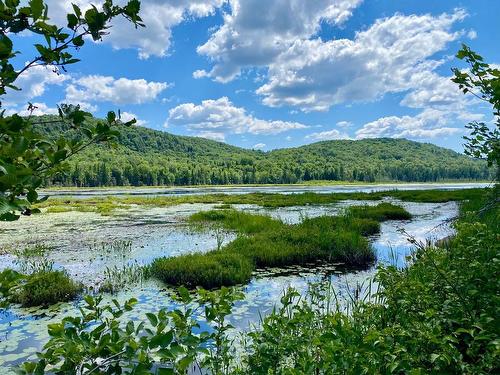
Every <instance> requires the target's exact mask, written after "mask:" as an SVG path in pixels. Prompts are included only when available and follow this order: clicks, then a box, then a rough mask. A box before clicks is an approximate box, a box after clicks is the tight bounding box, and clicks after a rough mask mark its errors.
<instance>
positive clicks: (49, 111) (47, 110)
mask: <svg viewBox="0 0 500 375" xmlns="http://www.w3.org/2000/svg"><path fill="white" fill-rule="evenodd" d="M31 104H32V105H33V108H32V109H33V111H28V106H27V105H26V106H22V105H20V106H18V107H8V108H7V109H6V111H5V113H6V114H7V115H8V116H10V115H13V114H14V113H16V114H18V115H19V116H29V115H33V116H42V115H55V114H57V113H58V111H57V108H53V107H49V106H48V105H47V104H45V103H36V102H35V103H31Z"/></svg>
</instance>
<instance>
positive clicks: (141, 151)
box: [37, 118, 490, 186]
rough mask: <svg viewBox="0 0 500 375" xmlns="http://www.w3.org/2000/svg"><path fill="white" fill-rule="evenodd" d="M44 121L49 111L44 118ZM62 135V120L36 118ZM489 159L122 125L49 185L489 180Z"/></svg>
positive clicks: (414, 146) (385, 141)
mask: <svg viewBox="0 0 500 375" xmlns="http://www.w3.org/2000/svg"><path fill="white" fill-rule="evenodd" d="M44 120H46V118H44ZM37 128H38V129H40V130H41V131H43V132H45V133H47V134H49V135H51V136H54V137H56V136H58V135H60V134H61V133H62V132H69V130H68V128H67V127H66V126H65V125H63V124H60V123H59V124H55V125H50V126H49V125H38V126H37ZM489 176H490V172H489V171H488V169H487V167H486V163H484V162H483V161H480V160H473V159H471V158H468V157H466V156H464V155H461V154H458V153H456V152H454V151H452V150H448V149H445V148H442V147H438V146H435V145H432V144H428V143H419V142H413V141H408V140H405V139H389V138H381V139H365V140H356V141H351V140H336V141H324V142H318V143H314V144H310V145H306V146H301V147H297V148H289V149H280V150H275V151H270V152H262V151H255V150H247V149H243V148H239V147H235V146H231V145H227V144H225V143H220V142H216V141H211V140H208V139H204V138H197V137H185V136H177V135H173V134H169V133H166V132H162V131H157V130H152V129H147V128H143V127H130V128H123V129H122V130H121V135H120V137H119V140H118V144H117V147H115V148H110V147H109V146H107V145H99V146H94V147H91V148H89V149H87V150H86V151H85V152H83V153H82V154H80V155H78V156H76V157H75V158H73V159H72V160H71V161H70V172H69V173H68V174H67V175H66V176H63V177H61V178H59V179H58V180H54V181H50V182H48V183H49V184H59V185H66V186H106V185H137V186H139V185H197V184H249V183H252V184H253V183H295V182H300V181H309V180H332V181H366V182H374V181H440V180H460V179H486V178H488V177H489Z"/></svg>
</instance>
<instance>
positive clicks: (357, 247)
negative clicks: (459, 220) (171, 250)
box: [151, 203, 409, 288]
mask: <svg viewBox="0 0 500 375" xmlns="http://www.w3.org/2000/svg"><path fill="white" fill-rule="evenodd" d="M402 216H404V217H405V218H407V217H409V213H408V212H407V211H405V210H404V209H403V208H401V207H398V206H395V205H392V204H388V203H382V204H380V205H378V206H375V207H369V206H360V207H357V208H356V209H355V210H353V211H351V210H347V212H346V213H345V214H344V215H341V216H322V217H316V218H307V219H305V220H304V221H303V222H301V223H299V224H293V225H288V224H285V223H283V222H281V221H280V220H276V219H273V218H271V217H269V216H265V215H253V214H248V213H245V212H240V211H236V210H211V211H202V212H198V213H195V214H193V215H191V217H190V218H189V219H188V220H189V222H190V223H191V224H193V225H196V226H203V225H212V226H215V227H218V228H220V227H222V228H225V229H227V230H232V231H235V232H237V233H238V234H239V236H238V237H237V238H236V239H235V240H234V241H232V242H231V243H229V244H227V245H225V246H222V247H220V248H219V249H218V250H217V251H213V252H209V253H206V254H191V255H182V256H178V257H173V258H161V259H157V260H156V261H155V262H154V263H153V265H152V266H151V274H152V275H153V276H155V277H157V278H159V279H160V280H163V281H165V282H166V283H168V284H171V285H186V286H190V287H194V286H203V287H207V288H213V287H220V286H228V285H235V284H239V283H243V282H246V281H248V280H249V279H250V276H251V273H252V271H253V270H254V268H256V267H257V268H265V267H286V266H291V265H305V264H309V263H317V262H339V263H343V264H344V265H345V266H348V267H354V268H363V267H367V266H368V265H370V264H372V263H373V262H374V261H375V252H374V250H373V248H372V246H371V245H370V243H369V242H368V240H367V238H366V236H369V235H373V234H376V233H378V232H379V231H380V223H379V221H383V220H390V219H391V218H398V219H399V218H401V217H402Z"/></svg>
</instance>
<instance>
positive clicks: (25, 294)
mask: <svg viewBox="0 0 500 375" xmlns="http://www.w3.org/2000/svg"><path fill="white" fill-rule="evenodd" d="M81 290H82V287H81V285H80V284H78V283H76V282H74V281H73V280H71V278H70V277H69V276H68V274H67V273H66V272H64V271H40V272H35V273H33V274H31V275H28V276H26V278H25V281H24V282H22V283H20V285H19V286H18V287H16V288H15V290H14V291H13V293H12V301H13V302H15V303H20V304H21V305H23V306H49V305H52V304H54V303H58V302H65V301H70V300H73V299H75V298H76V297H77V296H78V294H79V293H80V292H81Z"/></svg>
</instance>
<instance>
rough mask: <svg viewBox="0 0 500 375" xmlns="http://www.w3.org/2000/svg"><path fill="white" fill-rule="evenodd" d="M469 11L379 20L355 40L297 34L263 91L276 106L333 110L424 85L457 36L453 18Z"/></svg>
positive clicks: (266, 99) (273, 66)
mask: <svg viewBox="0 0 500 375" xmlns="http://www.w3.org/2000/svg"><path fill="white" fill-rule="evenodd" d="M465 16H466V14H465V12H464V11H462V10H456V11H455V12H454V13H453V14H443V15H441V16H437V17H434V16H432V15H422V16H417V15H411V16H403V15H400V14H396V15H394V16H392V17H390V18H384V19H380V20H378V21H376V22H375V23H374V24H373V25H372V26H371V27H369V28H368V29H367V30H366V31H362V32H358V33H357V34H356V36H355V38H354V39H353V40H350V39H338V40H330V41H327V42H324V41H322V40H321V39H314V40H297V41H296V42H295V43H294V44H293V45H292V46H291V47H290V48H289V49H288V50H287V51H286V52H284V53H282V54H280V55H279V56H278V57H277V58H275V59H274V61H273V62H272V64H270V65H269V73H268V74H269V78H268V82H267V83H266V84H264V85H263V86H261V87H260V88H259V89H258V90H257V93H258V94H260V95H262V96H263V102H264V104H266V105H268V106H272V107H276V106H282V105H289V106H296V107H299V108H301V109H302V110H305V111H309V110H318V111H325V110H328V109H329V108H330V107H331V106H332V105H336V104H341V103H345V102H349V103H351V102H356V101H373V100H377V99H380V98H381V97H382V96H383V95H385V94H387V93H393V92H402V91H406V90H409V89H412V88H415V87H419V86H420V80H421V77H422V76H423V75H424V76H427V75H428V73H429V72H430V71H432V70H433V69H435V68H436V67H437V66H439V65H440V64H441V62H440V61H436V60H431V59H430V57H432V56H433V55H434V54H435V53H437V52H439V51H442V50H443V49H444V48H445V47H446V45H447V44H448V43H449V42H451V41H453V40H455V39H457V38H458V36H459V35H461V34H460V33H457V32H453V31H451V28H452V26H453V24H454V23H455V22H457V21H459V20H462V19H463V18H464V17H465Z"/></svg>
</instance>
